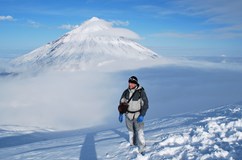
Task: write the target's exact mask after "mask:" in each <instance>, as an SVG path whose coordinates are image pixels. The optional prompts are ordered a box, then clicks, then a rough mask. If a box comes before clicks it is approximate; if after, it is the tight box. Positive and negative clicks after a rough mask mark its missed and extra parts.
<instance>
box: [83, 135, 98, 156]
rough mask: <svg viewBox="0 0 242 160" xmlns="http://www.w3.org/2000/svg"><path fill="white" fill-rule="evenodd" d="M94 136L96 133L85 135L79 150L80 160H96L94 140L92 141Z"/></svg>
mask: <svg viewBox="0 0 242 160" xmlns="http://www.w3.org/2000/svg"><path fill="white" fill-rule="evenodd" d="M95 134H96V133H89V134H87V136H86V139H85V141H84V143H83V146H82V149H81V153H80V160H97V153H96V148H95V139H94V137H95Z"/></svg>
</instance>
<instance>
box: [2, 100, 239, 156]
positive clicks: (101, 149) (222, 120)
mask: <svg viewBox="0 0 242 160" xmlns="http://www.w3.org/2000/svg"><path fill="white" fill-rule="evenodd" d="M6 127H7V126H0V128H2V129H1V130H0V133H1V135H4V136H1V138H0V159H1V160H32V159H33V160H79V159H80V160H97V159H100V160H101V159H104V160H105V159H110V160H120V159H125V160H126V159H137V160H163V159H164V160H169V159H171V160H177V159H182V160H188V159H195V160H206V159H207V160H211V159H219V160H223V159H224V160H225V159H226V160H227V159H228V160H239V159H241V157H242V104H241V103H238V104H232V105H226V106H221V107H218V108H215V109H211V110H207V111H204V112H199V113H187V114H180V115H173V116H168V117H163V118H158V119H152V120H148V121H146V123H145V137H146V144H147V146H146V154H145V155H144V156H142V155H141V154H139V153H138V149H137V147H130V145H129V143H128V141H127V139H128V135H127V130H126V128H125V127H124V126H120V127H119V128H107V129H100V128H90V129H82V130H72V131H63V132H54V131H37V132H33V131H32V133H26V131H24V132H21V131H18V130H13V129H11V130H7V128H6Z"/></svg>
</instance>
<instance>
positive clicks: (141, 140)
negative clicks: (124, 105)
mask: <svg viewBox="0 0 242 160" xmlns="http://www.w3.org/2000/svg"><path fill="white" fill-rule="evenodd" d="M125 122H126V127H127V129H128V131H129V142H130V145H137V146H138V147H139V151H140V152H142V151H144V148H145V137H144V122H141V123H138V122H137V119H133V120H130V119H129V118H128V117H126V118H125Z"/></svg>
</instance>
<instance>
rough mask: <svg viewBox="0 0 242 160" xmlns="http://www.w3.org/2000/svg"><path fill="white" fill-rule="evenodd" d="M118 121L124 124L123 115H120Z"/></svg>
mask: <svg viewBox="0 0 242 160" xmlns="http://www.w3.org/2000/svg"><path fill="white" fill-rule="evenodd" d="M118 120H119V122H120V123H122V122H123V114H119V117H118Z"/></svg>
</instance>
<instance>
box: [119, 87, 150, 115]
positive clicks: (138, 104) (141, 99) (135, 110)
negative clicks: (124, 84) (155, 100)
mask: <svg viewBox="0 0 242 160" xmlns="http://www.w3.org/2000/svg"><path fill="white" fill-rule="evenodd" d="M135 90H136V91H135ZM134 91H135V93H134V96H133V98H132V99H131V100H130V102H129V107H128V111H127V113H126V116H128V117H129V118H130V119H131V117H133V118H137V117H138V116H139V115H142V116H145V114H146V111H147V109H148V108H149V102H148V98H147V96H146V93H145V90H144V88H143V87H141V86H137V88H136V89H134V90H130V89H129V88H127V89H126V90H124V92H123V94H122V96H121V98H120V103H121V102H127V101H128V99H129V98H130V96H132V94H133V92H134ZM133 118H132V119H133Z"/></svg>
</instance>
